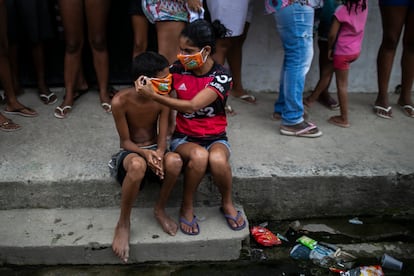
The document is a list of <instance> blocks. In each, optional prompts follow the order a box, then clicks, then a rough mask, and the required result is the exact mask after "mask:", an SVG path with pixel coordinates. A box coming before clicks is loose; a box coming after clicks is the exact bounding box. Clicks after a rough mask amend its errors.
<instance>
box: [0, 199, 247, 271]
mask: <svg viewBox="0 0 414 276" xmlns="http://www.w3.org/2000/svg"><path fill="white" fill-rule="evenodd" d="M239 209H240V210H241V211H242V212H243V215H244V216H245V214H244V211H243V209H242V208H239ZM178 211H179V210H178V208H170V209H167V212H168V214H170V215H171V216H172V217H173V218H178ZM195 213H196V215H197V216H198V217H199V218H200V219H201V220H202V221H201V222H199V225H200V234H199V235H197V236H188V235H185V234H183V233H182V232H181V231H178V233H177V235H176V236H174V237H172V236H169V235H168V234H166V233H164V232H163V231H162V229H161V227H160V226H159V225H158V223H157V221H156V220H155V218H154V217H153V210H152V209H151V208H134V209H133V211H132V218H131V237H130V258H129V263H142V262H149V261H227V260H235V259H238V258H239V255H240V250H241V247H242V241H243V240H244V239H246V238H247V237H248V236H249V227H248V225H247V227H246V228H245V229H243V230H241V231H232V230H231V229H230V228H229V227H228V226H227V223H226V221H225V220H224V217H223V215H222V214H221V213H220V211H219V208H218V207H209V208H206V207H203V208H196V209H195ZM118 215H119V209H117V208H99V209H93V208H90V209H18V210H3V211H0V264H3V265H4V264H12V265H57V264H88V265H94V264H119V263H121V262H120V260H119V259H118V258H117V257H116V256H115V255H114V254H113V252H112V249H111V243H112V238H113V233H114V227H115V225H116V222H117V219H118Z"/></svg>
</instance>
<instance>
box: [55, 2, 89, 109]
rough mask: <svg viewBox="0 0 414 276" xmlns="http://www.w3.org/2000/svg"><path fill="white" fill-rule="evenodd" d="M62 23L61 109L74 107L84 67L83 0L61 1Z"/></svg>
mask: <svg viewBox="0 0 414 276" xmlns="http://www.w3.org/2000/svg"><path fill="white" fill-rule="evenodd" d="M59 5H60V12H61V16H62V23H63V27H64V29H65V43H66V49H65V62H64V78H65V90H66V94H65V98H64V100H63V102H62V103H61V104H60V107H64V106H72V105H73V101H74V96H75V89H76V88H77V87H76V86H77V81H78V77H79V72H80V68H81V66H82V47H83V43H84V38H83V22H84V20H83V0H59Z"/></svg>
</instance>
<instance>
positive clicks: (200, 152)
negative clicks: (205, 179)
mask: <svg viewBox="0 0 414 276" xmlns="http://www.w3.org/2000/svg"><path fill="white" fill-rule="evenodd" d="M208 156H209V153H208V151H207V150H206V149H204V148H201V147H198V148H195V149H193V150H192V152H191V154H190V160H189V162H188V167H189V168H190V169H192V170H200V171H205V170H206V168H207V164H208Z"/></svg>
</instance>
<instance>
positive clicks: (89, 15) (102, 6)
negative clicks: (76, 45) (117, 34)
mask: <svg viewBox="0 0 414 276" xmlns="http://www.w3.org/2000/svg"><path fill="white" fill-rule="evenodd" d="M110 3H111V2H110V0H86V1H85V12H86V19H87V22H88V35H89V44H90V45H91V48H92V54H93V64H94V67H95V72H96V76H97V79H98V87H99V97H100V100H101V103H107V104H109V103H110V102H111V99H110V98H109V93H108V82H109V57H108V49H107V41H106V27H107V21H108V12H109V6H110ZM103 108H104V109H105V110H106V111H107V112H110V111H111V110H110V108H109V107H108V106H103Z"/></svg>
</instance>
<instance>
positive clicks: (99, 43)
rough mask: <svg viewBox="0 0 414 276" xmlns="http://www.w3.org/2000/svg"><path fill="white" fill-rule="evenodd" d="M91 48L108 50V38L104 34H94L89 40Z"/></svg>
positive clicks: (99, 50) (100, 50)
mask: <svg viewBox="0 0 414 276" xmlns="http://www.w3.org/2000/svg"><path fill="white" fill-rule="evenodd" d="M89 44H90V45H91V48H92V49H93V50H95V51H98V52H103V51H105V50H106V38H105V37H104V36H94V37H93V38H91V39H90V40H89Z"/></svg>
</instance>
